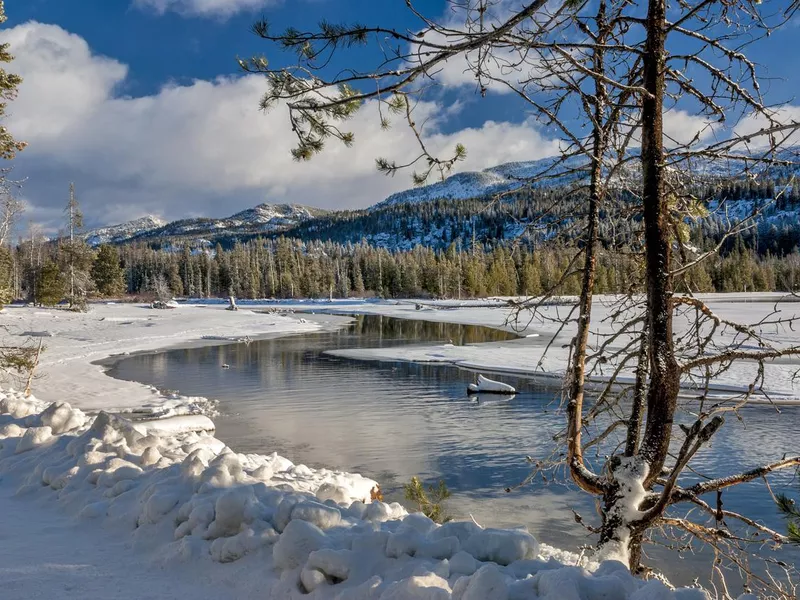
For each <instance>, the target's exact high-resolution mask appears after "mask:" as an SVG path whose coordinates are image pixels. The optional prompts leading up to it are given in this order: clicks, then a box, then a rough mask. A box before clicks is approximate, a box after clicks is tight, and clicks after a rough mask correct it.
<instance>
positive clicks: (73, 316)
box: [0, 303, 346, 416]
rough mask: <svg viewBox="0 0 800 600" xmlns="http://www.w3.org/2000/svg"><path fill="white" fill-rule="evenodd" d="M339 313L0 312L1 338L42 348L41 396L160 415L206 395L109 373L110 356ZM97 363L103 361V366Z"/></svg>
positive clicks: (290, 327) (305, 326)
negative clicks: (173, 391) (167, 390)
mask: <svg viewBox="0 0 800 600" xmlns="http://www.w3.org/2000/svg"><path fill="white" fill-rule="evenodd" d="M343 322H346V320H344V319H341V318H337V317H328V318H325V319H315V320H312V319H310V318H308V317H304V316H303V315H289V316H281V315H277V314H267V313H264V312H255V311H253V310H250V309H246V308H243V309H241V310H238V311H227V310H224V306H219V305H218V306H203V305H182V306H180V307H179V308H177V309H172V310H154V309H151V308H149V307H148V306H146V305H141V304H114V303H108V304H91V305H90V310H89V311H88V312H85V313H80V312H70V311H66V310H56V309H49V310H48V309H40V308H31V307H22V306H14V305H12V306H7V307H5V308H4V309H3V310H2V313H0V323H2V324H3V326H4V327H5V329H6V331H5V333H4V335H5V338H6V340H5V344H6V345H15V344H20V343H25V342H26V341H28V342H29V343H38V339H39V338H41V339H42V340H43V344H44V347H45V351H44V352H43V353H42V357H41V362H40V364H39V367H38V369H37V375H38V378H37V380H36V381H35V382H34V389H35V390H36V394H37V396H38V397H39V398H40V399H41V400H44V401H50V402H54V401H61V402H69V403H70V404H72V405H74V406H76V407H78V408H80V409H82V410H84V411H88V412H96V411H98V410H106V411H109V412H128V411H132V410H137V411H144V412H153V413H157V414H160V415H161V416H167V415H170V414H187V413H197V412H205V411H207V410H208V409H209V408H210V407H209V404H208V401H207V400H206V399H205V398H180V397H176V396H173V395H169V394H168V395H163V394H161V393H160V392H159V391H158V390H156V389H154V388H151V387H148V386H143V385H141V384H138V383H135V382H128V381H118V380H114V379H111V378H110V377H108V376H106V374H105V370H106V368H107V364H108V361H109V359H112V360H113V359H114V358H115V357H117V358H118V357H122V356H127V355H130V354H133V353H137V352H146V351H159V350H163V349H165V348H170V347H178V346H185V345H192V344H203V345H211V344H220V343H232V342H236V341H237V340H242V339H244V338H246V337H247V338H250V339H255V338H260V337H268V336H282V335H292V334H297V333H307V332H313V331H320V330H322V329H323V328H324V327H326V326H338V325H340V324H341V323H343ZM100 363H105V365H104V364H100Z"/></svg>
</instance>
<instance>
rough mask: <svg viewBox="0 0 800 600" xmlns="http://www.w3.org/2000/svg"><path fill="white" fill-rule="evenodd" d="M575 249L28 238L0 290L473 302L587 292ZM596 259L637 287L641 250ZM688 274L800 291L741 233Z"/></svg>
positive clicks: (705, 280)
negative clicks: (173, 245) (576, 269)
mask: <svg viewBox="0 0 800 600" xmlns="http://www.w3.org/2000/svg"><path fill="white" fill-rule="evenodd" d="M575 252H576V250H575V249H574V248H573V249H570V248H558V247H548V246H545V247H543V248H540V249H535V248H534V249H532V248H530V247H526V246H517V247H511V246H500V247H497V248H494V249H492V250H483V249H481V248H476V249H475V250H459V249H458V244H457V243H452V244H451V245H450V246H449V247H448V248H447V249H445V250H442V251H436V250H432V249H430V248H426V247H422V246H418V247H416V248H414V249H412V250H410V251H396V252H390V251H389V250H386V249H381V248H375V247H372V246H369V245H368V244H366V243H360V244H338V243H332V242H324V243H323V242H310V243H306V244H303V243H301V242H300V241H298V240H291V239H287V238H279V239H277V240H252V241H250V242H247V243H243V244H236V245H235V246H234V247H233V248H232V249H230V250H225V249H223V248H222V247H221V246H217V247H216V249H215V250H212V251H198V250H193V249H190V248H189V247H185V248H183V250H182V251H178V252H174V251H172V252H167V251H164V250H155V249H152V248H150V247H147V246H137V245H130V246H123V247H120V248H116V247H112V246H103V247H101V248H100V249H99V251H98V250H93V249H90V248H88V247H87V246H85V245H82V244H80V243H77V242H76V243H75V244H74V246H72V247H71V246H70V245H69V244H68V243H62V244H40V245H38V246H35V245H32V244H31V243H29V242H24V243H22V244H20V245H19V246H18V247H17V248H16V249H14V250H9V249H2V251H0V287H2V289H3V290H4V300H5V301H9V300H11V299H15V298H16V299H22V300H34V301H36V302H38V303H43V304H54V303H56V302H58V301H59V300H60V299H62V298H65V297H68V296H69V295H70V294H71V293H74V294H75V295H76V296H80V297H83V298H86V297H92V296H96V297H116V296H122V295H124V294H133V295H145V294H149V293H152V292H155V291H158V292H159V295H163V292H164V290H166V291H167V292H168V293H169V294H171V295H174V296H176V297H182V296H189V297H224V296H227V295H229V294H233V295H234V296H236V297H238V298H320V297H327V296H336V297H346V296H382V297H387V298H397V297H421V298H430V297H435V298H459V297H460V298H471V297H483V296H492V295H517V294H521V295H538V294H541V293H542V292H544V291H547V290H551V289H552V290H553V291H554V292H555V293H559V294H577V293H579V287H578V286H579V277H578V276H577V275H575V276H571V277H567V278H565V279H564V280H563V281H562V282H561V283H560V284H559V281H560V280H561V279H562V276H563V274H564V273H565V271H567V270H569V265H570V260H571V258H572V257H573V256H574V253H575ZM598 260H599V263H598V272H597V278H598V280H597V287H596V291H597V292H598V293H625V292H630V291H639V290H638V288H637V286H638V285H639V283H638V282H639V281H640V276H639V268H640V266H639V265H640V262H639V259H638V257H637V256H636V254H635V253H632V252H621V251H601V252H600V254H599V258H598ZM70 265H72V268H70ZM687 281H688V285H690V286H691V288H692V290H693V291H697V292H743V291H790V290H795V289H797V288H798V287H800V254H798V253H792V254H788V255H785V256H774V255H771V254H769V253H766V254H763V255H760V254H758V253H756V252H755V251H753V250H752V249H749V248H747V247H745V245H744V244H743V243H742V242H741V241H739V242H737V244H736V245H735V246H734V248H733V249H731V250H730V251H729V252H727V254H726V255H725V256H723V257H719V256H714V257H712V258H709V259H708V260H707V261H704V262H702V263H700V264H699V265H697V266H695V267H694V268H693V269H692V270H691V271H690V272H689V274H688V277H687ZM71 290H73V291H71Z"/></svg>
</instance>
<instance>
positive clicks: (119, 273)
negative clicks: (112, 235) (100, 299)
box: [92, 245, 125, 296]
mask: <svg viewBox="0 0 800 600" xmlns="http://www.w3.org/2000/svg"><path fill="white" fill-rule="evenodd" d="M92 279H93V280H94V284H95V286H96V287H97V292H98V293H99V294H100V295H101V296H120V295H121V294H123V293H124V292H125V272H124V271H123V269H122V266H121V265H120V262H119V252H117V249H116V248H114V246H109V245H103V246H100V250H99V251H98V253H97V258H95V260H94V264H93V265H92Z"/></svg>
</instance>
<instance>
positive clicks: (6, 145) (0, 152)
mask: <svg viewBox="0 0 800 600" xmlns="http://www.w3.org/2000/svg"><path fill="white" fill-rule="evenodd" d="M6 20H7V17H6V9H5V6H4V5H3V1H2V0H0V25H2V24H3V23H5V22H6ZM8 46H9V45H8V44H0V63H10V62H11V61H12V60H14V57H13V56H12V55H11V53H10V52H9V51H8ZM20 83H22V78H21V77H20V76H19V75H14V74H13V73H8V72H6V70H5V69H3V68H0V121H2V120H3V118H4V117H5V116H6V104H7V103H8V101H9V100H13V99H14V98H16V96H17V87H18V86H19V84H20ZM25 145H26V144H25V142H18V141H17V140H15V139H14V136H12V135H11V133H10V132H9V131H8V130H7V129H6V128H5V127H3V126H2V125H0V158H2V159H5V160H11V159H12V158H14V156H15V155H16V153H17V152H19V151H20V150H22V149H23V148H24V147H25Z"/></svg>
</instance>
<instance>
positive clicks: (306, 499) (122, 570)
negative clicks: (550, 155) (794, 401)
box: [0, 303, 800, 600]
mask: <svg viewBox="0 0 800 600" xmlns="http://www.w3.org/2000/svg"><path fill="white" fill-rule="evenodd" d="M753 306H755V305H753ZM753 306H751V305H747V304H744V303H738V304H737V303H733V304H730V305H729V304H724V305H723V304H722V303H720V305H719V306H718V307H716V308H718V309H719V310H720V312H722V311H723V310H726V311H728V310H729V311H731V312H732V313H737V311H738V313H737V314H739V313H744V314H748V315H752V311H753V310H754V309H753ZM765 306H766V305H765ZM798 306H800V305H798ZM337 307H338V308H341V309H343V310H347V311H352V312H371V313H374V314H387V315H390V316H395V317H404V318H417V319H427V320H436V321H448V322H455V323H475V324H483V325H492V326H503V322H504V320H505V316H504V314H503V312H502V311H501V310H500V309H497V308H487V307H480V306H472V307H466V306H465V307H462V308H452V307H451V306H446V305H438V306H435V307H431V308H425V309H423V310H416V309H415V307H414V304H413V303H411V304H407V303H378V304H373V303H360V304H356V303H342V304H340V305H336V304H327V305H326V306H325V308H326V309H331V308H333V309H335V308H337ZM757 308H758V309H760V308H761V306H760V305H758V307H757ZM554 310H556V309H554ZM0 319H2V320H3V323H4V325H5V326H6V328H7V332H6V335H7V336H14V335H21V334H27V335H30V334H31V333H35V334H38V335H46V336H47V337H45V338H44V339H45V343H46V345H47V351H46V352H45V354H44V355H43V360H42V364H41V367H40V368H41V372H42V374H43V375H44V377H43V378H42V379H40V380H38V381H37V382H36V385H35V387H34V390H35V395H36V396H37V398H39V399H38V400H36V399H34V398H28V399H26V398H23V397H22V395H21V394H20V393H18V392H13V391H10V390H8V389H6V390H4V391H3V392H1V393H0V514H2V515H3V518H2V519H0V579H1V580H2V582H3V583H2V587H0V598H3V599H23V598H56V597H57V598H66V599H70V598H75V599H77V598H104V599H105V598H120V599H126V600H127V599H134V598H136V599H140V598H274V599H295V598H296V599H301V598H312V599H314V598H316V599H320V600H321V599H335V600H362V599H363V600H405V599H408V600H428V599H430V600H439V599H442V600H444V599H460V600H494V599H497V600H515V599H519V600H523V599H536V598H550V599H554V600H555V599H567V600H569V599H576V600H595V599H600V598H607V599H612V598H619V599H630V600H650V599H653V600H656V599H658V600H662V599H664V600H667V599H669V598H676V599H677V598H680V599H682V600H691V599H694V598H698V599H699V598H705V597H706V596H705V594H703V593H702V592H700V591H698V590H688V589H686V590H676V591H670V590H668V589H667V588H666V587H665V586H664V585H663V584H662V583H660V582H657V581H651V582H644V581H640V580H638V579H635V578H633V577H632V576H631V575H630V574H629V573H628V572H627V570H626V569H625V568H624V567H622V565H620V564H619V563H615V562H610V561H609V562H606V563H603V564H601V565H599V567H598V565H594V564H590V565H587V566H589V567H591V571H589V570H586V569H584V568H583V567H579V566H575V563H576V562H577V557H575V556H574V555H570V554H568V553H562V552H558V551H554V550H553V549H550V548H544V547H542V546H541V545H540V544H538V542H537V541H536V539H535V536H534V535H531V534H530V533H528V532H525V531H521V530H494V529H482V528H481V527H479V526H478V525H477V524H475V523H473V522H471V521H470V522H458V523H450V524H447V525H444V526H437V525H435V524H434V523H432V522H431V521H429V520H428V519H426V518H425V517H422V516H420V515H407V514H406V512H405V510H404V509H403V508H402V507H401V506H399V505H397V504H391V505H390V504H385V503H383V502H380V501H373V500H371V490H373V488H374V486H375V482H374V481H371V480H369V479H366V478H364V477H361V476H359V475H355V474H348V473H342V472H339V471H335V470H329V469H319V470H314V469H311V468H309V467H306V466H305V465H294V464H292V463H291V462H290V461H288V460H286V459H284V458H281V457H280V456H277V455H275V454H273V455H269V456H262V455H245V454H238V453H237V452H236V448H235V443H233V446H234V447H233V448H230V447H227V446H226V445H225V444H223V443H222V442H220V441H219V440H217V439H215V438H214V437H213V430H212V428H213V423H212V422H211V421H210V420H209V419H208V417H207V416H205V415H203V414H190V413H203V412H208V411H207V408H208V403H207V402H205V401H203V400H202V399H185V398H174V397H165V396H161V395H160V394H158V393H156V392H154V391H153V390H152V389H150V388H147V387H145V386H142V385H140V384H136V383H125V382H120V381H116V380H112V379H110V378H108V377H106V376H105V375H104V374H103V370H102V368H101V367H99V366H97V365H94V364H92V363H93V362H94V361H97V360H100V359H104V358H108V357H109V356H112V355H116V354H123V353H126V352H127V353H131V352H137V351H145V350H156V349H159V348H165V347H168V346H175V345H179V344H187V343H192V342H194V343H196V342H198V341H200V342H202V341H205V343H219V342H223V341H225V340H228V341H234V340H237V339H242V338H244V337H245V336H249V337H250V338H255V337H260V336H263V335H280V334H290V333H296V332H308V331H314V330H318V329H320V328H321V327H323V326H325V323H324V320H323V322H319V321H317V322H311V321H312V320H311V319H304V318H302V315H298V314H296V315H294V316H287V317H280V316H276V315H271V314H270V315H266V314H257V313H254V312H252V311H250V310H247V309H246V308H244V307H243V308H242V310H240V311H238V312H236V313H231V312H228V311H224V309H223V308H222V307H221V306H205V307H199V306H181V307H180V308H178V309H175V310H170V311H154V310H149V309H146V308H144V307H140V306H132V305H96V306H93V307H92V310H91V311H90V312H89V313H87V314H76V313H67V312H63V311H43V310H38V309H30V308H7V309H6V310H5V311H3V313H2V315H0ZM748 320H751V319H748ZM524 333H525V334H526V335H531V334H539V337H538V338H537V337H530V338H524V339H522V340H520V341H519V342H511V343H507V344H500V345H497V344H494V345H487V346H486V347H482V346H477V347H469V346H467V347H454V346H442V347H438V348H431V347H428V348H414V349H408V348H401V349H394V350H393V352H395V353H402V355H400V356H398V355H397V354H394V355H384V354H382V353H378V352H375V351H369V352H364V353H363V354H362V355H361V356H360V357H361V358H379V359H384V358H385V359H396V358H401V359H405V360H417V359H422V360H431V359H436V360H440V361H442V360H443V361H447V362H454V363H458V364H474V365H475V366H479V367H480V368H484V367H492V366H494V368H496V369H497V370H513V369H528V370H530V369H531V363H532V362H535V361H536V357H535V355H534V356H533V357H531V354H530V350H531V348H537V347H542V344H543V340H544V339H546V337H547V335H548V333H549V332H548V330H546V328H544V327H541V326H540V324H537V323H531V324H530V326H529V327H528V328H527V329H526V330H525V332H524ZM565 335H568V334H565ZM554 347H556V348H559V347H560V346H559V345H558V344H556V345H555V346H554ZM501 349H502V353H500V350H501ZM467 351H469V352H472V353H473V354H472V355H467V354H463V353H464V352H467ZM435 354H444V356H435ZM548 360H551V361H552V363H548V364H547V366H546V367H545V370H546V371H548V372H551V373H553V374H557V373H558V372H559V370H563V364H562V365H559V358H558V356H557V355H555V354H554V355H552V358H549V359H548ZM561 360H563V358H562V359H561ZM774 381H777V380H774ZM732 383H733V384H736V383H737V382H732ZM738 383H741V382H738ZM779 383H780V382H779ZM776 387H780V386H776ZM783 391H784V392H785V395H786V396H787V398H788V397H790V396H791V395H792V394H793V393H794V392H793V389H791V390H790V389H786V390H783ZM143 408H145V409H146V411H145V412H148V413H150V414H149V417H150V420H149V421H146V422H141V421H136V422H131V421H129V420H127V419H124V418H121V417H117V416H112V415H110V414H108V413H106V412H100V413H99V415H97V414H96V413H98V411H101V410H102V411H112V412H124V413H129V412H130V413H132V412H134V411H137V412H138V411H139V410H140V409H143ZM156 417H164V418H156ZM329 467H330V468H331V469H334V468H335V467H336V465H329ZM533 533H534V534H535V532H533Z"/></svg>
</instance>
